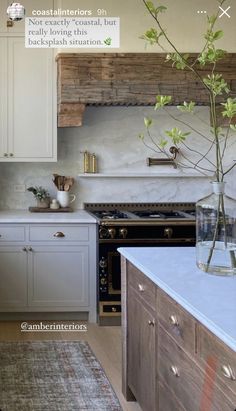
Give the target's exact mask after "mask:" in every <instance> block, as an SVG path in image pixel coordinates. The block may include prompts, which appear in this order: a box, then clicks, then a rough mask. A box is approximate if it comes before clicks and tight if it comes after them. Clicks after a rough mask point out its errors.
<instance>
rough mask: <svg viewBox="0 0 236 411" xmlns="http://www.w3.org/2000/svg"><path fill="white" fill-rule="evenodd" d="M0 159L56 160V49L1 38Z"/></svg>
mask: <svg viewBox="0 0 236 411" xmlns="http://www.w3.org/2000/svg"><path fill="white" fill-rule="evenodd" d="M0 55H1V60H0V85H1V88H0V113H1V119H0V122H1V123H0V132H1V136H0V161H5V162H14V161H56V158H57V154H56V153H57V141H56V137H57V136H56V111H55V110H56V102H55V86H56V85H55V82H56V75H55V63H54V58H53V50H50V49H26V48H25V46H24V39H23V38H21V37H10V38H3V37H2V38H0Z"/></svg>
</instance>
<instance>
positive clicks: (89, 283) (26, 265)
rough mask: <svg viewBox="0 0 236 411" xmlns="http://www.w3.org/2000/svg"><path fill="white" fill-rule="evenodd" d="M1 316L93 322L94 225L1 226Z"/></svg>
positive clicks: (94, 274) (94, 278)
mask: <svg viewBox="0 0 236 411" xmlns="http://www.w3.org/2000/svg"><path fill="white" fill-rule="evenodd" d="M14 232H15V233H16V237H15V238H14ZM0 311H1V312H2V313H3V312H70V311H71V312H87V313H88V315H89V320H90V321H91V322H96V225H95V224H73V225H71V224H21V225H15V224H0Z"/></svg>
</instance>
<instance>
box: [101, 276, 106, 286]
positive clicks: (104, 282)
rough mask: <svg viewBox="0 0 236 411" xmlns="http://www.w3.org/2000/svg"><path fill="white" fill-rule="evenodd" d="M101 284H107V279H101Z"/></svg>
mask: <svg viewBox="0 0 236 411" xmlns="http://www.w3.org/2000/svg"><path fill="white" fill-rule="evenodd" d="M100 284H101V285H105V284H107V279H106V278H105V277H102V278H100Z"/></svg>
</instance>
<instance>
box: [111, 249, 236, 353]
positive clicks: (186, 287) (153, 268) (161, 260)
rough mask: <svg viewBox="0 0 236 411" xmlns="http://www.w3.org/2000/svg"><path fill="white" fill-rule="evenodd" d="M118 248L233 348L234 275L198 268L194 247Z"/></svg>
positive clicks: (235, 321)
mask: <svg viewBox="0 0 236 411" xmlns="http://www.w3.org/2000/svg"><path fill="white" fill-rule="evenodd" d="M119 252H120V253H121V254H122V255H123V256H124V257H125V258H127V259H128V260H129V261H130V262H131V263H132V264H134V265H135V266H136V267H137V268H138V269H139V270H140V271H142V272H143V273H144V274H145V275H146V276H147V277H149V278H150V279H151V280H152V281H153V282H154V283H155V284H156V285H157V286H159V287H160V288H161V289H162V290H164V291H165V292H166V293H167V294H168V295H169V296H170V297H172V298H173V299H174V300H175V301H177V302H178V303H179V304H180V305H182V307H184V308H185V309H186V310H187V311H188V312H189V313H190V314H192V315H193V316H194V317H195V318H196V319H197V320H199V321H200V322H201V323H202V324H203V325H205V326H206V327H207V328H208V329H209V330H210V331H211V332H212V333H214V334H215V335H216V336H217V337H218V338H220V339H221V340H222V341H223V342H225V343H226V344H227V345H228V346H229V347H230V348H231V349H233V350H234V351H236V276H234V277H219V276H214V275H210V274H207V273H204V272H202V271H201V270H199V269H198V268H197V266H196V258H195V247H189V248H188V247H187V248H185V247H173V248H170V247H155V248H153V247H145V248H141V247H135V248H133V247H130V248H128V247H127V248H119Z"/></svg>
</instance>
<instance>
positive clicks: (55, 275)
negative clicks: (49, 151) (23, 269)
mask: <svg viewBox="0 0 236 411" xmlns="http://www.w3.org/2000/svg"><path fill="white" fill-rule="evenodd" d="M88 264H89V263H88V246H47V247H46V246H34V247H31V251H30V252H29V306H31V307H45V306H46V307H49V306H52V307H54V308H55V307H56V308H57V309H61V307H72V306H73V307H87V306H88V304H89V272H88Z"/></svg>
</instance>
